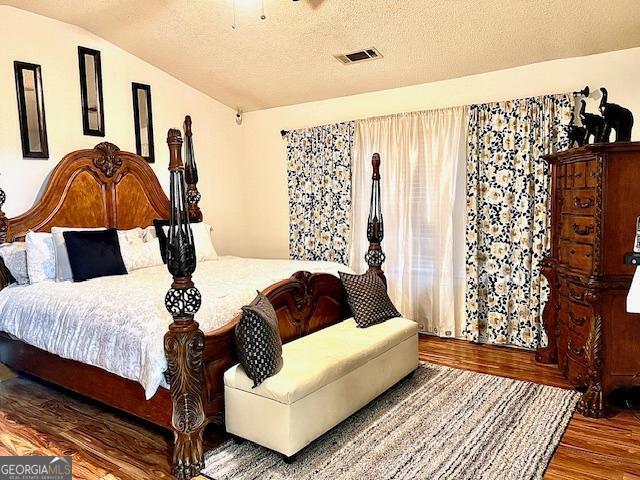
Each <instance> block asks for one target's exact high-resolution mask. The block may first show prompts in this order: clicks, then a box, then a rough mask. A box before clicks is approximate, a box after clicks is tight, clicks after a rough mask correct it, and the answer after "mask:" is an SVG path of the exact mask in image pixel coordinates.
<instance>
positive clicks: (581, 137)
mask: <svg viewBox="0 0 640 480" xmlns="http://www.w3.org/2000/svg"><path fill="white" fill-rule="evenodd" d="M574 121H575V115H574V114H573V113H571V123H569V125H568V126H567V136H568V137H569V142H570V143H569V148H573V146H574V145H575V144H576V143H577V144H578V146H579V147H582V146H583V145H584V142H585V137H586V135H587V129H586V128H584V127H581V126H580V125H576V124H574V123H573V122H574Z"/></svg>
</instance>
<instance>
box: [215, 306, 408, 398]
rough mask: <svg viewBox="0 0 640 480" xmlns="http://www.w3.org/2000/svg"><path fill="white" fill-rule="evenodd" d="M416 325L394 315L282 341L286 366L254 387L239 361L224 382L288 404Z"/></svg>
mask: <svg viewBox="0 0 640 480" xmlns="http://www.w3.org/2000/svg"><path fill="white" fill-rule="evenodd" d="M417 332H418V325H417V324H416V322H414V321H412V320H407V319H406V318H401V317H397V318H392V319H390V320H387V321H386V322H383V323H380V324H378V325H373V326H371V327H368V328H358V327H357V326H356V322H355V320H354V319H353V318H350V319H348V320H345V321H343V322H340V323H338V324H336V325H333V326H331V327H328V328H325V329H322V330H319V331H317V332H315V333H313V334H311V335H307V336H306V337H302V338H299V339H297V340H295V341H293V342H289V343H286V344H285V345H283V348H282V357H283V358H284V364H283V366H282V370H280V372H278V374H277V375H274V376H273V377H269V378H268V379H266V380H265V381H264V382H263V383H261V384H260V385H259V386H258V387H256V388H252V387H253V380H251V379H250V378H249V377H248V376H247V374H246V373H245V372H244V369H243V368H242V366H240V365H235V366H234V367H232V368H230V369H229V370H227V371H226V372H225V374H224V384H225V386H227V387H230V388H235V389H238V390H242V391H245V392H249V393H252V394H254V395H259V396H261V397H266V398H270V399H272V400H275V401H277V402H280V403H284V404H291V403H294V402H296V401H298V400H300V399H301V398H304V397H306V396H307V395H309V394H310V393H313V392H315V391H316V390H318V389H320V388H322V387H324V386H325V385H328V384H329V383H331V382H334V381H335V380H337V379H339V378H341V377H343V376H344V375H345V374H347V373H349V372H351V371H353V370H355V369H357V368H358V367H360V366H362V365H364V364H365V363H367V362H368V361H369V360H371V359H372V358H375V357H378V356H379V355H381V354H382V353H384V352H386V351H387V350H389V349H391V348H392V347H394V346H396V345H398V344H400V343H402V342H403V341H404V340H406V339H408V338H410V337H412V336H415V335H416V334H417Z"/></svg>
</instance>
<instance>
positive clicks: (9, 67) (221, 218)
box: [0, 6, 242, 253]
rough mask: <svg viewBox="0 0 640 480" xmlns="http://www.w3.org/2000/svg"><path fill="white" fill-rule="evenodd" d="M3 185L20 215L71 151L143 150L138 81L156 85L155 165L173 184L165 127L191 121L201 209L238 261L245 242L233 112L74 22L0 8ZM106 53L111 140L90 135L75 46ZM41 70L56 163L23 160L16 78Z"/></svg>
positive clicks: (9, 208) (219, 243)
mask: <svg viewBox="0 0 640 480" xmlns="http://www.w3.org/2000/svg"><path fill="white" fill-rule="evenodd" d="M0 18H2V27H1V28H0V45H2V47H0V98H2V99H3V101H2V107H1V108H0V186H1V187H2V188H3V189H4V190H5V191H6V193H7V196H8V200H7V203H6V205H5V212H6V214H7V215H8V216H15V215H18V214H20V213H23V212H24V211H26V210H27V209H28V208H30V207H31V206H32V205H33V203H34V201H35V200H36V199H37V197H38V195H39V193H40V189H41V187H42V184H43V182H44V180H45V178H46V177H47V176H48V175H49V173H50V172H51V170H52V169H53V168H54V167H55V165H56V164H57V163H58V161H59V160H60V159H61V158H62V157H63V156H64V155H65V154H66V153H69V152H70V151H72V150H77V149H80V148H92V147H93V146H95V145H96V144H97V143H99V142H102V141H105V140H106V141H109V142H112V143H115V144H116V145H118V146H119V147H120V148H121V149H122V150H128V151H135V137H134V130H133V107H132V99H131V82H140V83H146V84H149V85H151V93H152V101H153V105H152V106H153V123H154V137H155V151H156V163H155V164H154V165H153V168H154V170H155V171H156V173H157V174H158V177H159V179H160V182H161V183H162V184H163V186H164V187H165V188H166V187H167V186H168V174H167V165H168V160H169V159H168V150H167V147H166V135H167V129H168V128H170V127H177V128H182V120H183V118H184V115H185V114H190V115H191V116H192V118H193V129H194V141H195V147H196V156H197V160H198V165H199V168H200V177H201V190H202V194H203V202H202V209H203V212H204V214H205V220H207V221H209V222H210V223H212V224H213V225H214V227H215V237H216V247H217V248H218V249H219V251H220V252H221V253H234V246H235V245H236V244H237V243H238V241H239V239H240V238H242V231H241V230H240V229H241V227H242V225H241V224H240V223H239V222H238V221H237V218H238V217H241V216H242V204H241V203H239V202H237V201H236V200H234V201H229V199H234V198H235V197H236V196H237V192H238V186H239V184H240V183H239V182H240V176H239V174H240V170H239V168H238V159H240V158H241V128H240V127H238V126H237V125H236V123H235V118H234V112H233V111H232V110H231V109H229V108H228V107H226V106H224V105H222V104H221V103H219V102H217V101H215V100H213V99H211V98H210V97H208V96H206V95H204V94H202V93H200V92H199V91H197V90H195V89H193V88H191V87H189V86H187V85H185V84H184V83H182V82H180V81H178V80H176V79H175V78H173V77H171V76H170V75H168V74H167V73H165V72H163V71H161V70H159V69H157V68H155V67H153V66H151V65H149V64H147V63H145V62H143V61H141V60H140V59H138V58H136V57H134V56H133V55H130V54H129V53H127V52H125V51H123V50H122V49H120V48H118V47H116V46H115V45H112V44H110V43H108V42H107V41H105V40H103V39H101V38H99V37H96V36H95V35H92V34H90V33H88V32H87V31H85V30H82V29H80V28H77V27H74V26H72V25H69V24H65V23H62V22H58V21H55V20H51V19H49V18H46V17H42V16H39V15H35V14H32V13H28V12H25V11H22V10H18V9H15V8H12V7H8V6H0ZM78 45H82V46H85V47H90V48H94V49H97V50H100V52H101V57H102V74H103V91H104V110H105V126H106V136H105V137H104V138H102V137H91V136H84V135H83V133H82V118H81V110H80V87H79V77H78V54H77V47H78ZM14 60H21V61H26V62H30V63H36V64H39V65H41V66H42V78H43V88H44V99H45V110H46V119H47V133H48V137H49V154H50V157H49V159H48V160H38V159H23V158H22V150H21V146H20V129H19V124H18V110H17V102H16V92H15V84H14V74H13V61H14Z"/></svg>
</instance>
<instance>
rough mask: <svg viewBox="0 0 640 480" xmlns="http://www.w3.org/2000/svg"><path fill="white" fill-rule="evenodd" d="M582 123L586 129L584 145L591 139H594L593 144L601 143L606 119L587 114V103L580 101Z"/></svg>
mask: <svg viewBox="0 0 640 480" xmlns="http://www.w3.org/2000/svg"><path fill="white" fill-rule="evenodd" d="M580 104H581V105H580V121H581V122H582V126H583V127H584V129H585V132H584V140H583V142H582V144H583V145H586V144H588V143H589V138H591V137H593V143H598V142H600V141H601V138H602V132H603V131H604V118H602V117H601V116H600V115H596V114H595V113H587V112H586V111H585V110H586V108H587V102H585V101H584V100H580Z"/></svg>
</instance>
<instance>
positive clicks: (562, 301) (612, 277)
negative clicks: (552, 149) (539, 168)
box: [536, 142, 640, 417]
mask: <svg viewBox="0 0 640 480" xmlns="http://www.w3.org/2000/svg"><path fill="white" fill-rule="evenodd" d="M545 159H546V160H547V161H548V162H550V163H551V165H552V207H551V208H552V213H551V229H552V240H551V254H550V256H549V257H547V258H545V259H544V261H543V267H542V273H543V275H544V276H545V277H546V278H547V280H548V281H549V285H550V287H551V295H550V297H549V301H548V303H547V305H546V307H545V311H544V321H545V329H546V332H547V335H548V338H549V343H548V346H547V347H546V348H541V349H540V350H538V352H537V355H536V359H537V360H538V361H539V362H543V363H557V364H558V366H559V368H560V370H561V371H562V373H563V374H564V375H565V377H567V378H568V379H569V381H570V382H571V383H572V384H573V385H574V386H575V387H577V388H586V392H585V393H584V394H583V396H582V398H581V399H580V402H579V404H578V411H579V412H581V413H582V414H583V415H585V416H588V417H602V416H604V415H605V412H606V406H607V398H608V396H609V394H610V393H611V391H612V390H614V389H616V388H618V387H622V386H628V385H631V383H632V382H633V381H634V375H636V374H638V373H640V315H639V314H630V313H627V312H626V297H627V293H628V291H629V287H630V285H631V280H632V277H633V273H634V271H635V267H631V266H629V265H625V264H624V254H625V253H626V252H629V251H630V250H631V249H632V248H633V241H634V238H635V226H636V217H638V216H640V142H624V143H608V144H596V145H587V146H584V147H580V148H573V149H571V150H567V151H564V152H560V153H558V154H556V155H550V156H548V157H545ZM636 380H637V379H636Z"/></svg>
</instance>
